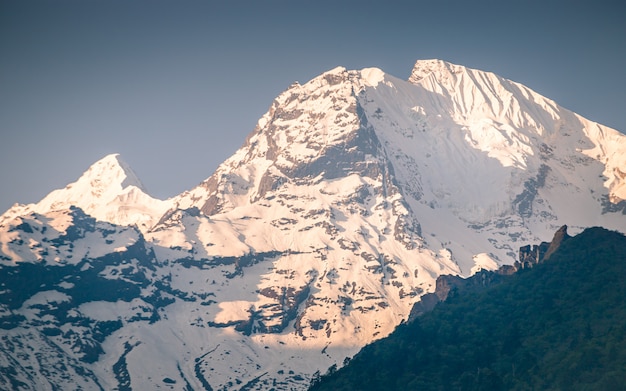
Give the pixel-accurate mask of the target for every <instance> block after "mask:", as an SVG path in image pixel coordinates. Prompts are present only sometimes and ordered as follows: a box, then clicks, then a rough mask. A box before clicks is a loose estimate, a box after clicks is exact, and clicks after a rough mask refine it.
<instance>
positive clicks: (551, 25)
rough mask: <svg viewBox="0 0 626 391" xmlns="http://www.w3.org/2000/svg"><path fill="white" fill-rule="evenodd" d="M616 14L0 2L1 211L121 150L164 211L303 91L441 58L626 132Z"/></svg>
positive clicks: (623, 55)
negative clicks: (296, 85) (291, 90)
mask: <svg viewBox="0 0 626 391" xmlns="http://www.w3.org/2000/svg"><path fill="white" fill-rule="evenodd" d="M625 18H626V5H625V3H624V2H618V1H594V2H591V1H584V2H581V1H571V0H570V1H550V0H544V1H515V2H509V1H502V0H499V1H485V0H481V1H467V0H459V1H446V0H437V1H435V0H433V1H419V0H418V1H385V2H382V1H380V2H368V1H363V0H361V1H328V0H318V1H272V0H269V1H237V0H234V1H186V0H180V1H173V0H168V1H164V0H149V1H148V0H141V1H140V0H127V1H118V0H106V1H97V0H89V1H84V0H76V1H66V0H55V1H52V0H38V1H30V0H16V1H7V0H0V183H1V184H2V189H1V190H0V213H2V212H3V211H4V210H6V209H7V208H8V207H10V206H11V205H12V204H13V203H15V202H21V203H28V202H36V201H38V200H40V199H41V198H42V197H43V196H45V195H46V194H47V193H48V192H50V191H52V190H54V189H56V188H61V187H63V186H65V185H66V184H67V183H69V182H72V181H74V180H75V179H77V178H78V176H79V175H80V174H81V173H82V172H83V171H84V170H86V169H87V168H88V167H89V165H90V164H92V163H93V162H95V161H97V160H98V159H100V158H101V157H103V156H105V155H107V154H109V153H113V152H119V153H121V154H122V158H123V159H124V160H126V161H127V162H128V163H129V164H130V165H131V166H132V167H133V169H134V170H135V171H136V173H137V174H138V175H139V177H140V178H141V179H142V181H143V182H144V184H145V185H146V187H147V188H148V190H149V192H150V193H151V194H152V195H154V196H157V197H159V198H167V197H170V196H173V195H176V194H178V193H180V192H182V191H183V190H186V189H189V188H191V187H193V186H194V185H196V184H197V183H199V182H201V181H202V180H203V179H205V178H207V177H208V176H210V175H211V174H212V172H213V171H214V170H215V168H216V167H217V165H218V164H219V163H221V162H222V161H223V160H225V159H226V158H227V157H229V156H230V155H231V154H232V153H233V152H234V151H235V150H236V149H237V148H238V147H239V146H240V145H241V144H242V143H243V141H244V139H245V137H246V135H247V134H248V133H249V132H250V131H252V129H253V128H254V126H255V124H256V121H257V119H258V118H259V117H260V116H261V115H262V114H263V113H264V112H265V111H266V110H267V108H268V107H269V106H270V104H271V102H272V100H273V99H274V98H275V97H276V96H277V95H278V94H279V93H280V92H281V91H283V90H284V89H285V88H286V87H287V86H289V85H290V84H291V83H292V82H294V81H300V82H306V81H308V80H309V79H311V78H313V77H315V76H316V75H318V74H320V73H322V72H324V71H326V70H329V69H331V68H334V67H335V66H337V65H343V66H345V67H347V68H349V69H361V68H365V67H378V68H381V69H382V70H384V71H385V72H387V73H389V74H392V75H394V76H397V77H400V78H407V77H408V75H409V73H410V71H411V68H412V65H413V63H414V62H415V60H417V59H428V58H440V59H443V60H447V61H450V62H453V63H457V64H461V65H466V66H469V67H472V68H478V69H482V70H486V71H492V72H495V73H497V74H499V75H501V76H504V77H506V78H509V79H512V80H515V81H518V82H521V83H523V84H525V85H527V86H529V87H530V88H532V89H534V90H536V91H537V92H539V93H541V94H543V95H545V96H547V97H549V98H551V99H554V100H555V101H557V102H558V103H559V104H561V105H562V106H564V107H566V108H569V109H571V110H573V111H575V112H577V113H579V114H581V115H583V116H585V117H587V118H589V119H592V120H594V121H597V122H600V123H602V124H605V125H608V126H611V127H614V128H616V129H618V130H622V131H625V130H626V116H625V115H624V111H625V110H624V108H625V103H626V78H625V77H624V72H625V70H626V44H625V40H624V38H625V37H626V23H624V20H625Z"/></svg>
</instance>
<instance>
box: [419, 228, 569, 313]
mask: <svg viewBox="0 0 626 391" xmlns="http://www.w3.org/2000/svg"><path fill="white" fill-rule="evenodd" d="M569 238H571V236H569V235H568V234H567V225H564V226H562V227H561V228H559V229H558V230H557V231H556V232H555V234H554V237H553V238H552V241H551V242H541V244H539V245H530V244H529V245H526V246H522V247H520V249H519V259H518V261H517V262H515V264H514V265H504V266H501V267H500V268H498V270H495V271H488V270H482V271H480V272H478V273H476V274H474V275H473V276H471V277H468V278H462V277H459V276H454V275H441V276H439V277H437V281H436V285H435V291H434V292H432V293H427V294H425V295H424V296H422V297H421V299H420V301H418V302H417V303H415V305H414V306H413V308H412V309H411V313H410V314H409V321H412V320H414V319H415V318H416V317H418V316H420V315H422V314H424V313H426V312H429V311H431V310H432V309H433V308H435V306H436V305H437V303H439V302H442V301H445V300H446V299H447V298H448V297H451V296H454V295H457V294H459V293H466V292H470V291H480V290H482V289H484V288H486V287H489V286H492V285H494V284H498V283H500V282H502V281H503V280H504V279H505V278H506V277H507V276H510V275H513V274H514V273H516V272H517V271H518V270H520V269H527V268H531V267H533V266H534V265H536V264H538V263H540V262H543V261H546V260H548V259H549V258H550V256H551V255H552V254H553V253H554V252H555V251H557V250H558V249H559V247H560V246H561V244H563V242H564V241H565V240H567V239H569Z"/></svg>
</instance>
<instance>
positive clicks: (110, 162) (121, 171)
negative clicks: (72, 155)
mask: <svg viewBox="0 0 626 391" xmlns="http://www.w3.org/2000/svg"><path fill="white" fill-rule="evenodd" d="M87 182H89V183H90V184H91V186H92V187H93V188H94V190H98V191H101V192H107V191H113V190H116V188H117V189H125V188H127V187H129V186H134V187H136V188H138V189H139V190H141V191H144V192H145V189H144V187H143V184H142V183H141V181H140V180H139V178H138V177H137V175H136V174H135V172H134V171H133V170H132V169H131V168H130V166H129V165H128V164H127V163H126V162H125V161H124V160H122V157H121V156H120V155H119V154H116V153H115V154H111V155H107V156H105V157H103V158H102V159H100V160H98V161H97V162H95V163H94V164H92V165H91V167H89V169H87V171H85V173H84V174H83V175H82V176H81V177H80V178H79V179H78V181H77V182H76V184H77V185H78V184H83V183H87Z"/></svg>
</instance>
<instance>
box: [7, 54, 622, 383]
mask: <svg viewBox="0 0 626 391" xmlns="http://www.w3.org/2000/svg"><path fill="white" fill-rule="evenodd" d="M625 200H626V136H624V135H623V134H621V133H619V132H618V131H616V130H613V129H610V128H608V127H605V126H602V125H600V124H597V123H594V122H592V121H589V120H587V119H585V118H583V117H581V116H579V115H577V114H575V113H573V112H571V111H568V110H567V109H564V108H562V107H560V106H559V105H558V104H557V103H555V102H553V101H551V100H549V99H547V98H545V97H542V96H541V95H539V94H537V93H536V92H534V91H532V90H531V89H529V88H527V87H525V86H523V85H521V84H519V83H516V82H513V81H510V80H507V79H504V78H501V77H499V76H497V75H495V74H493V73H489V72H484V71H479V70H474V69H469V68H466V67H463V66H459V65H454V64H450V63H447V62H444V61H440V60H420V61H418V62H417V63H416V64H415V66H414V68H413V71H412V73H411V76H410V77H409V79H408V80H401V79H398V78H396V77H394V76H391V75H388V74H385V73H384V72H383V71H381V70H379V69H376V68H368V69H363V70H346V69H345V68H342V67H337V68H335V69H332V70H330V71H328V72H325V73H323V74H321V75H320V76H318V77H316V78H314V79H313V80H311V81H309V82H307V83H305V84H302V85H301V84H298V83H294V84H293V85H291V86H290V87H289V88H288V89H287V90H286V91H284V92H283V93H282V94H280V95H279V96H278V97H277V98H276V99H275V100H274V102H272V104H271V106H270V108H269V110H268V112H267V113H266V114H265V115H264V116H263V117H261V118H260V119H259V121H258V123H257V126H256V128H255V129H254V130H253V131H252V132H251V133H250V135H249V136H248V137H247V139H246V140H245V143H244V144H243V146H242V147H241V148H240V149H239V150H238V151H237V152H235V154H234V155H233V156H231V157H230V158H229V159H227V160H226V161H225V162H224V163H222V164H221V165H220V166H219V167H218V168H217V170H216V171H215V172H214V173H213V174H212V175H211V176H209V177H208V178H207V179H205V180H204V181H202V182H200V183H199V184H198V186H196V187H194V188H192V189H190V190H188V191H185V192H183V193H181V194H179V195H177V196H175V197H172V198H170V199H167V200H158V199H155V198H153V197H151V196H150V195H149V194H147V192H146V191H145V189H144V187H143V185H142V184H141V182H140V180H139V179H138V178H137V176H136V175H135V174H134V173H133V171H132V169H131V168H130V167H129V166H128V165H127V164H126V163H125V162H124V161H123V160H122V158H121V157H120V156H119V155H109V156H106V157H104V158H103V159H101V160H99V161H98V162H96V163H95V164H93V165H92V166H91V167H90V168H89V169H88V170H87V171H85V173H84V174H83V175H82V176H81V177H80V178H79V179H78V180H77V181H76V182H74V183H71V184H69V185H67V186H66V187H65V188H63V189H59V190H55V191H53V192H51V193H50V194H49V195H48V196H46V197H45V198H44V199H43V200H41V201H40V202H38V203H35V204H28V205H19V204H17V205H14V206H13V207H12V208H10V209H9V210H8V211H6V212H5V213H4V214H3V215H2V216H0V327H1V328H2V333H1V336H2V337H1V339H0V368H2V371H0V385H3V386H6V387H9V388H15V389H37V390H45V389H50V390H52V389H59V388H60V389H66V388H68V387H71V388H76V387H79V388H85V389H107V390H109V389H117V390H130V389H137V390H139V389H181V388H182V389H187V390H191V389H207V390H210V389H215V390H221V389H239V390H253V389H259V390H265V389H271V388H274V389H304V388H306V387H308V385H309V383H310V380H311V378H312V376H313V374H314V373H316V372H322V373H323V372H324V371H325V370H326V369H327V368H329V367H331V366H332V365H341V364H342V363H343V362H344V361H345V359H346V358H349V357H352V356H353V355H354V354H356V353H357V352H358V351H359V350H360V349H361V348H362V347H363V346H365V345H366V344H368V343H370V342H372V341H374V340H376V339H379V338H382V337H384V336H387V335H388V334H389V333H391V332H392V331H393V329H394V328H395V327H396V326H397V325H398V324H400V323H401V322H403V321H405V320H406V319H407V318H408V316H409V314H410V312H411V308H412V307H413V305H414V304H415V303H416V302H418V301H419V300H420V297H422V296H423V295H425V294H427V293H430V292H433V291H434V289H435V284H436V280H437V277H439V276H440V275H446V274H450V275H458V276H461V277H468V276H471V275H473V274H475V273H476V272H478V271H480V270H495V269H497V268H499V267H502V266H504V265H513V264H514V263H515V262H516V261H517V260H518V249H519V247H521V246H524V245H527V244H529V243H537V242H539V241H541V240H543V239H545V238H546V237H550V236H551V235H552V233H553V232H554V231H556V230H557V229H558V228H559V227H560V226H562V225H564V224H567V225H568V226H569V227H570V230H571V231H572V232H574V233H578V232H581V231H582V230H583V229H584V228H585V227H590V226H603V227H606V228H608V229H612V230H617V231H621V232H624V231H626V217H625V216H624V215H625V214H626V201H625Z"/></svg>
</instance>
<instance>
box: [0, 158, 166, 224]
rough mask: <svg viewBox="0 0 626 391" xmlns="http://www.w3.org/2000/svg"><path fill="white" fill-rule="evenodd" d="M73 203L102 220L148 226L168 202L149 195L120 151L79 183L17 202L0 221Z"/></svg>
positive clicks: (59, 208)
mask: <svg viewBox="0 0 626 391" xmlns="http://www.w3.org/2000/svg"><path fill="white" fill-rule="evenodd" d="M70 206H76V207H79V208H81V209H82V210H84V211H85V212H86V213H88V214H89V215H90V216H93V217H95V218H96V219H98V220H101V221H107V222H110V223H114V224H120V225H133V224H134V225H137V226H139V227H141V228H144V229H147V228H150V227H152V226H153V225H154V223H155V221H154V220H155V219H158V217H159V216H160V215H161V214H163V212H164V211H165V210H167V208H168V207H169V204H168V202H167V201H161V200H157V199H155V198H152V197H151V196H149V195H148V194H147V192H146V190H145V188H144V186H143V184H142V183H141V181H140V180H139V178H137V175H136V174H135V173H134V171H133V170H132V169H131V168H130V166H129V165H128V164H127V163H126V162H125V161H123V160H122V158H121V157H120V156H119V155H118V154H112V155H108V156H106V157H104V158H102V159H100V160H99V161H97V162H96V163H94V164H93V165H92V166H91V167H89V169H88V170H87V171H85V172H84V173H83V175H82V176H81V177H80V178H78V180H77V181H76V182H74V183H71V184H69V185H67V186H66V187H65V188H63V189H59V190H55V191H53V192H52V193H50V194H48V195H47V196H46V197H45V198H44V199H42V200H41V201H39V202H38V203H36V204H28V205H20V204H16V205H14V206H13V207H11V209H9V210H8V211H7V212H5V213H4V214H3V215H2V216H0V223H2V222H5V221H6V220H7V219H10V218H12V217H15V216H23V215H27V214H29V213H31V212H36V213H41V214H45V213H48V212H52V211H57V210H65V209H68V208H69V207H70Z"/></svg>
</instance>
